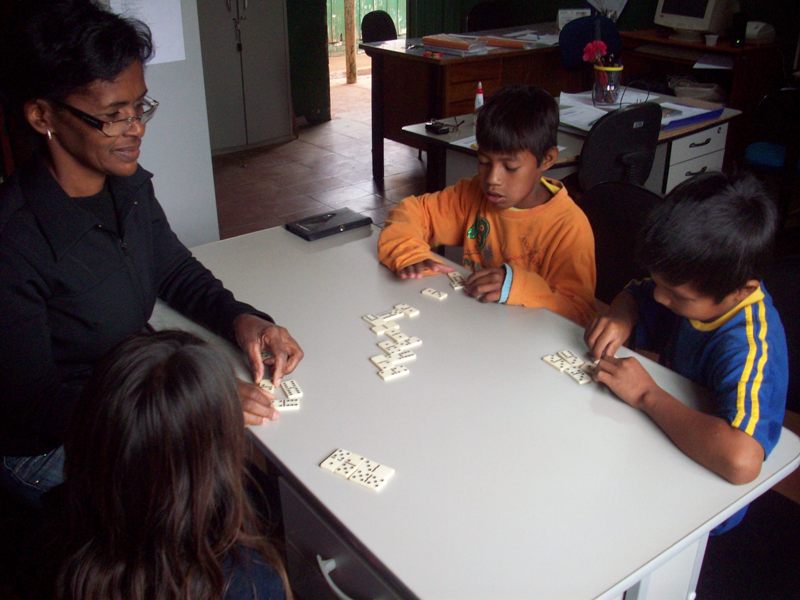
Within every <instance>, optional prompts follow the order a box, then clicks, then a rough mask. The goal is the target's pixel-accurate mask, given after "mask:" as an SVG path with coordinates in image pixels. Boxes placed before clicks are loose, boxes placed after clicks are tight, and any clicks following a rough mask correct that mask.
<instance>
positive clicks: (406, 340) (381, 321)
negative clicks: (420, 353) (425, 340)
mask: <svg viewBox="0 0 800 600" xmlns="http://www.w3.org/2000/svg"><path fill="white" fill-rule="evenodd" d="M419 314H420V311H419V309H417V308H414V307H413V306H411V305H410V304H395V305H394V308H392V309H391V310H388V311H385V312H382V313H377V314H373V313H369V314H366V315H363V316H362V317H361V319H362V320H364V321H366V322H367V323H368V324H369V325H370V331H372V332H373V333H374V334H376V335H379V336H380V335H383V336H386V338H387V339H386V340H383V341H381V342H378V347H379V348H380V349H381V351H382V354H377V355H375V356H370V358H369V359H370V361H371V362H372V363H373V364H374V365H375V366H376V367H378V377H380V378H381V379H383V380H384V381H391V380H393V379H397V378H399V377H405V376H406V375H408V374H409V373H410V371H409V370H408V367H406V366H405V365H406V363H409V362H412V361H414V360H416V358H417V355H416V353H415V352H413V351H412V350H411V349H412V348H416V347H417V346H419V345H421V344H422V340H420V339H419V338H418V337H412V336H408V335H406V334H404V333H403V332H401V331H400V325H399V323H397V321H398V320H400V319H402V318H404V317H408V318H412V319H413V318H415V317H418V316H419Z"/></svg>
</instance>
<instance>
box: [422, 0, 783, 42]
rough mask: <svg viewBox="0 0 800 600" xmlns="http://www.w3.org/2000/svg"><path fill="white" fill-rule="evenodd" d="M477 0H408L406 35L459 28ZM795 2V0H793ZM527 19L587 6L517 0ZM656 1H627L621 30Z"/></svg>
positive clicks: (647, 18)
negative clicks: (560, 10) (562, 9)
mask: <svg viewBox="0 0 800 600" xmlns="http://www.w3.org/2000/svg"><path fill="white" fill-rule="evenodd" d="M479 1H480V0H408V36H409V37H420V36H423V35H427V34H429V33H442V32H446V31H447V32H449V31H462V30H463V28H464V23H465V20H466V16H467V13H468V12H469V9H470V8H472V6H474V5H475V4H478V2H479ZM794 1H797V0H794ZM516 3H517V4H518V5H519V6H520V8H522V10H523V12H524V13H525V14H526V15H527V16H528V19H529V22H531V23H541V22H544V21H555V20H556V16H557V15H558V9H560V8H588V7H589V5H588V4H587V3H586V2H583V1H582V0H517V2H516ZM657 3H658V1H657V0H629V2H628V5H627V6H626V7H625V10H624V11H623V12H622V16H621V17H620V19H619V22H618V24H619V27H620V29H641V28H644V27H650V26H652V24H653V14H655V11H656V4H657Z"/></svg>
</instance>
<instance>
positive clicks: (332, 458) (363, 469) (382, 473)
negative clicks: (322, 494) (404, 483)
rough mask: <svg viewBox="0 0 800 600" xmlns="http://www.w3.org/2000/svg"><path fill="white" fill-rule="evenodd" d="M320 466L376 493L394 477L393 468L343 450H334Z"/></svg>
mask: <svg viewBox="0 0 800 600" xmlns="http://www.w3.org/2000/svg"><path fill="white" fill-rule="evenodd" d="M319 466H320V468H322V469H325V470H326V471H330V472H331V473H334V474H335V475H338V476H339V477H343V478H345V479H347V480H348V481H352V482H353V483H357V484H358V485H362V486H364V487H366V488H369V489H371V490H375V491H380V490H381V489H383V488H384V487H385V486H386V483H387V482H388V481H389V480H390V479H391V478H392V476H393V475H394V469H393V468H391V467H387V466H386V465H382V464H380V463H378V462H375V461H373V460H370V459H368V458H365V457H363V456H360V455H358V454H356V453H355V452H350V451H349V450H344V449H343V448H337V449H336V450H334V451H333V452H332V453H331V454H330V455H329V456H328V457H327V458H326V459H325V460H323V461H322V462H321V463H320V464H319Z"/></svg>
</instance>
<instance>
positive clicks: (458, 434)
mask: <svg viewBox="0 0 800 600" xmlns="http://www.w3.org/2000/svg"><path fill="white" fill-rule="evenodd" d="M370 235H371V237H370ZM376 238H377V233H376V232H372V233H371V234H370V231H369V230H368V229H366V228H364V229H361V230H356V231H353V232H348V233H344V234H340V235H336V236H334V237H332V238H327V239H324V240H319V241H316V242H305V241H303V240H301V239H300V238H298V237H295V236H293V235H292V234H290V233H288V232H286V231H284V230H283V229H279V228H276V229H271V230H267V231H262V232H257V233H253V234H250V235H246V236H241V237H238V238H233V239H229V240H225V241H222V242H216V243H212V244H208V245H205V246H201V247H198V248H195V249H194V252H195V254H196V256H197V257H198V258H199V259H200V260H201V261H202V262H203V263H204V264H205V265H206V266H208V267H209V268H211V269H212V271H214V273H215V274H216V275H217V277H219V278H220V279H222V281H223V282H224V283H225V285H226V286H227V287H228V288H229V289H231V290H233V291H234V293H235V294H236V295H237V297H238V298H240V299H241V300H243V301H246V302H249V303H251V304H253V305H255V306H256V307H258V308H260V309H262V310H265V311H266V312H269V313H270V314H271V315H272V316H273V317H274V318H275V319H276V321H277V322H278V323H279V324H281V325H284V326H286V327H287V328H288V329H289V331H290V332H291V333H292V334H293V335H294V336H295V338H296V339H297V340H298V341H299V343H300V344H301V345H302V346H303V349H304V350H305V352H306V357H305V359H304V361H303V362H302V363H301V365H300V366H299V367H298V369H297V371H296V372H295V373H294V378H296V379H297V380H298V382H299V383H300V384H301V386H302V387H303V390H304V392H305V396H304V398H303V406H302V409H301V410H300V411H299V412H296V413H284V414H282V415H281V418H280V420H279V421H277V422H274V423H270V424H267V425H264V426H258V427H254V428H252V431H253V433H254V434H255V436H256V437H257V438H258V440H260V442H261V443H262V444H263V445H264V447H265V449H266V452H267V454H268V455H269V456H270V457H271V458H272V459H273V460H274V461H276V463H277V464H278V465H280V466H281V468H283V469H285V470H286V471H287V472H288V473H290V475H291V477H292V478H293V479H295V480H296V481H299V482H300V483H301V484H302V486H304V487H305V491H306V493H308V494H309V495H311V496H313V497H315V498H316V499H318V500H319V501H320V502H321V503H322V504H324V505H325V507H326V508H327V509H328V510H329V511H330V513H331V514H332V515H333V516H334V517H335V518H336V519H337V520H338V521H339V522H340V523H341V524H342V525H343V526H344V527H345V528H347V529H348V530H349V532H350V533H351V534H352V536H353V537H354V538H355V539H356V540H358V544H359V545H361V546H363V547H365V548H367V549H369V551H370V552H371V556H370V557H369V558H370V560H372V561H374V560H377V561H379V562H380V563H382V564H383V565H384V566H385V567H386V568H387V569H388V570H389V571H391V573H393V574H394V576H395V577H397V578H398V579H399V580H401V581H402V582H403V583H404V584H405V585H406V586H407V588H408V589H409V590H410V591H411V592H413V593H414V594H416V595H417V596H418V597H420V598H426V599H428V598H432V599H440V598H459V599H469V598H476V599H485V598H509V599H515V598H522V597H525V598H548V599H556V598H568V599H575V598H593V597H602V598H605V597H613V596H615V595H620V594H621V592H622V591H623V590H624V589H626V588H628V587H630V585H631V584H633V583H634V582H635V581H637V580H638V579H640V578H641V576H642V574H643V573H645V572H646V571H647V570H649V569H651V568H653V567H654V566H657V565H658V564H659V563H661V562H663V561H665V560H667V559H668V558H669V557H671V556H672V555H674V554H675V553H676V552H678V551H679V550H681V549H682V548H684V547H686V546H687V545H688V544H689V543H691V542H693V541H694V540H696V539H697V538H698V537H700V536H702V535H703V534H704V533H706V532H707V531H708V530H709V529H710V528H712V527H713V526H715V525H716V524H718V523H719V522H721V521H722V520H723V519H725V518H727V517H728V516H729V515H731V514H732V513H734V512H735V511H736V510H738V509H739V508H740V507H742V506H743V505H745V504H746V503H748V502H749V501H751V500H752V499H754V498H755V497H756V496H758V495H759V494H761V493H763V492H764V491H766V489H768V488H769V487H771V485H772V484H773V483H774V482H775V481H777V480H779V479H781V478H782V477H784V476H785V475H786V474H788V473H789V472H791V471H792V470H793V469H794V468H795V467H796V466H797V465H798V463H800V440H798V438H797V436H795V435H794V434H792V433H791V432H789V431H787V430H784V431H783V435H782V438H781V441H780V443H779V444H778V446H777V448H776V449H775V451H774V452H773V453H772V454H771V456H770V458H769V460H768V461H766V463H765V465H764V468H763V469H762V473H761V475H760V477H759V478H758V479H757V480H756V481H755V482H754V483H751V484H748V485H743V486H734V485H731V484H729V483H727V482H725V481H724V480H723V479H721V478H720V477H718V476H716V475H714V474H712V473H711V472H710V471H707V470H706V469H704V468H703V467H701V466H700V465H698V464H696V463H694V462H693V461H692V460H691V459H689V458H687V457H686V456H685V455H683V454H682V453H681V452H680V451H679V450H678V449H677V448H676V447H675V446H674V445H673V444H672V443H671V442H670V441H669V440H668V439H667V437H666V436H665V435H664V434H663V433H662V432H661V431H660V430H659V429H658V428H657V427H656V426H655V425H654V424H653V423H652V422H651V421H650V420H649V419H648V418H647V417H646V416H645V415H643V414H642V413H640V412H637V411H636V410H634V409H632V408H630V407H628V406H627V405H625V404H624V403H622V402H621V401H619V400H617V399H615V398H614V397H613V396H612V394H610V393H609V392H608V391H607V390H605V389H603V388H602V387H600V386H599V385H597V384H589V385H584V386H579V385H577V384H576V383H574V382H573V381H572V380H571V379H570V378H569V377H567V376H566V375H564V374H561V373H558V372H557V371H555V370H554V369H552V368H551V367H549V366H548V365H546V364H545V363H544V362H542V360H540V358H541V356H543V355H545V354H549V353H552V352H554V351H557V350H562V349H566V348H569V349H572V350H574V351H579V352H582V351H583V349H584V345H583V342H582V331H581V329H580V328H579V327H578V326H576V325H574V324H572V323H570V322H569V321H566V320H564V319H562V318H561V317H559V316H556V315H554V314H552V313H549V312H547V311H545V310H532V309H524V308H519V307H507V306H499V305H483V304H480V303H478V302H476V301H475V300H473V299H471V298H468V297H467V296H466V295H463V294H461V293H459V292H453V290H451V289H450V287H449V285H448V281H447V279H446V277H444V276H438V277H436V278H428V279H425V280H422V281H420V280H416V281H415V280H406V281H401V280H399V279H396V278H395V277H394V276H393V275H392V274H390V273H389V272H388V270H386V269H385V268H384V267H382V266H381V265H380V264H379V263H378V261H377V259H376V251H375V242H376ZM428 286H432V287H435V288H436V289H440V290H443V291H447V292H448V293H449V297H448V298H447V300H445V301H444V302H441V303H439V302H436V301H433V300H430V299H428V298H425V297H423V296H421V295H420V293H419V291H420V290H421V289H422V288H424V287H428ZM399 302H405V303H408V304H411V305H412V306H415V307H417V308H419V309H420V311H421V315H420V316H419V317H417V318H416V319H404V320H402V321H400V324H401V329H402V330H403V331H404V332H405V333H408V334H411V335H416V336H419V337H420V338H422V340H423V345H422V346H421V347H420V348H418V349H416V352H417V355H418V358H417V360H416V361H415V362H413V363H410V364H409V365H408V366H409V368H410V370H411V375H410V376H409V377H406V378H404V379H400V380H397V381H393V382H389V383H385V382H383V381H382V380H381V379H380V378H379V377H377V375H376V374H375V368H374V367H373V365H372V364H371V363H370V362H369V360H368V357H369V356H372V355H374V354H377V353H378V352H379V349H378V347H377V346H376V342H377V341H378V338H377V337H376V336H375V335H374V334H373V333H372V332H371V331H370V330H369V328H368V325H367V323H365V322H364V321H362V320H361V318H360V317H361V315H363V314H365V313H375V312H379V311H384V310H388V309H390V308H391V307H392V306H393V305H394V304H396V303H399ZM173 322H175V321H174V317H172V316H170V315H169V314H168V313H166V312H164V311H163V309H162V310H161V311H160V312H159V313H158V314H157V315H156V316H155V317H154V323H155V324H156V326H163V325H164V324H165V323H173ZM380 339H384V338H380ZM621 353H623V354H624V353H625V352H621ZM642 360H643V361H644V363H645V364H646V366H647V368H648V370H649V371H650V372H651V373H652V374H653V375H654V377H655V379H656V380H657V381H658V382H659V383H660V384H661V385H663V386H664V387H665V388H667V389H668V390H669V391H671V392H672V393H673V394H675V395H676V396H678V397H679V398H682V399H685V400H686V401H687V402H690V403H691V402H694V400H695V399H696V398H699V397H701V396H700V395H699V394H698V390H697V389H696V388H695V387H694V386H693V385H692V384H691V383H690V382H688V381H687V380H686V379H684V378H682V377H680V376H678V375H676V374H674V373H672V372H670V371H667V370H666V369H664V368H662V367H660V366H659V365H656V364H655V363H652V362H651V361H648V360H647V359H642ZM340 447H341V448H346V449H348V450H351V451H354V452H356V453H359V454H362V455H364V456H366V457H368V458H370V459H373V460H376V461H378V462H381V463H383V464H386V465H389V466H391V467H393V468H394V469H396V475H395V477H394V478H393V479H392V480H391V481H390V482H389V484H388V486H387V487H386V488H385V489H384V490H383V491H381V492H379V493H375V492H372V491H371V490H367V489H365V488H362V487H360V486H358V485H355V484H352V483H350V482H347V481H345V480H343V479H341V478H339V477H337V476H335V475H332V474H331V473H329V472H326V471H324V470H322V469H320V468H319V467H318V466H317V465H318V464H319V462H320V461H322V460H323V459H324V458H325V457H326V456H327V455H328V454H329V453H330V452H332V451H333V450H334V449H336V448H340Z"/></svg>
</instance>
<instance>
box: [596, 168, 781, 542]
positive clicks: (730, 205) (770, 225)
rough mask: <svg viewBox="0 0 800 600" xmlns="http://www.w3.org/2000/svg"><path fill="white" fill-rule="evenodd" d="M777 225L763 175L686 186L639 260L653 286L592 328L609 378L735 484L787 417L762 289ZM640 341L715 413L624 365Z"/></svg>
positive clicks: (634, 290) (751, 470) (664, 208)
mask: <svg viewBox="0 0 800 600" xmlns="http://www.w3.org/2000/svg"><path fill="white" fill-rule="evenodd" d="M776 228H777V211H776V209H775V206H774V204H773V202H772V200H771V199H770V198H769V197H767V195H766V194H765V193H764V191H763V188H762V187H761V186H760V184H759V183H758V182H757V181H756V180H755V179H753V178H752V177H738V178H728V177H726V176H725V175H723V174H721V173H710V174H707V175H703V176H699V177H695V178H693V179H691V180H689V181H687V182H685V183H683V184H681V185H680V186H678V187H676V188H675V189H674V190H673V191H672V192H671V193H670V194H669V195H668V196H667V197H666V198H665V200H664V203H663V204H662V205H660V206H659V207H657V208H656V209H655V210H654V211H653V214H652V215H651V216H650V218H649V220H648V223H647V224H646V225H645V227H644V229H643V233H642V237H641V239H640V243H639V248H638V251H639V259H640V260H641V262H642V263H643V264H644V265H645V266H646V267H647V269H648V271H649V272H650V274H651V278H650V279H646V280H644V281H638V282H631V283H630V284H629V285H628V286H627V287H626V288H625V290H624V291H622V292H621V293H620V294H619V295H617V297H616V298H614V300H613V301H612V303H611V307H610V309H609V312H608V313H607V314H606V315H603V316H601V317H598V318H596V319H595V320H594V321H593V322H592V323H591V324H590V325H589V327H588V328H587V330H586V343H587V345H588V346H589V349H590V351H591V353H592V354H593V355H594V356H595V357H596V358H599V359H600V362H599V363H598V371H597V373H596V376H595V378H596V379H597V381H599V382H601V383H603V384H605V385H607V386H608V387H609V388H610V389H611V391H613V392H614V393H615V394H616V395H617V396H619V397H620V398H621V399H622V400H623V401H625V402H626V403H628V404H630V405H631V406H633V407H635V408H638V409H640V410H642V411H644V412H645V413H646V414H647V415H648V416H649V417H650V418H651V419H653V421H655V422H656V424H657V425H658V426H659V427H660V428H661V429H662V430H663V431H664V432H665V433H666V434H667V435H668V436H669V437H670V439H672V441H673V442H674V443H675V444H676V445H677V446H678V447H679V448H680V449H681V450H682V451H683V452H685V453H686V454H687V455H688V456H689V457H690V458H692V459H693V460H695V461H697V462H698V463H700V464H702V465H703V466H705V467H706V468H708V469H710V470H711V471H713V472H714V473H717V474H718V475H720V476H722V477H724V478H725V479H727V480H728V481H730V482H731V483H739V484H741V483H748V482H750V481H752V480H753V479H755V478H756V477H757V476H758V474H759V473H760V471H761V463H762V462H763V461H764V459H765V458H766V457H767V455H769V453H770V451H771V450H772V449H773V448H774V447H775V444H777V442H778V438H779V436H780V432H781V425H782V423H783V416H784V412H785V408H786V389H787V382H788V361H787V350H786V337H785V334H784V331H783V325H782V324H781V321H780V317H779V316H778V313H777V311H776V310H775V307H774V306H773V304H772V299H771V298H770V295H769V293H767V290H766V289H765V288H764V285H763V284H762V283H761V281H760V278H761V275H762V273H763V270H764V268H765V266H766V264H767V262H768V261H769V259H770V257H771V250H772V243H773V238H774V236H775V231H776ZM629 338H631V342H630V345H631V346H632V347H634V348H637V349H642V350H650V351H654V352H656V353H657V354H658V355H659V359H660V362H661V363H662V364H664V365H665V366H667V367H669V368H671V369H673V370H674V371H677V372H678V373H680V374H681V375H684V376H685V377H687V378H689V379H691V380H693V381H695V382H696V383H699V384H701V385H703V386H705V387H706V388H707V389H708V390H710V392H711V397H712V402H713V414H706V413H703V412H700V411H698V410H695V409H693V408H690V407H688V406H686V405H684V404H682V403H681V402H679V401H678V400H677V399H676V398H674V397H673V396H671V395H670V394H669V393H667V392H666V391H665V390H663V389H662V388H660V387H659V386H658V385H657V384H656V383H655V382H654V381H653V379H652V378H651V377H650V376H649V375H648V373H647V372H646V371H645V369H644V368H643V367H642V365H641V363H639V361H638V360H636V359H635V358H615V357H614V353H615V352H616V350H617V349H618V348H619V347H620V346H621V345H622V344H623V343H625V342H626V341H628V339H629ZM743 516H744V513H743V511H742V512H741V513H739V514H737V515H734V517H732V518H731V519H729V520H728V522H726V523H723V525H721V526H720V527H718V528H717V530H715V532H714V533H721V532H722V531H723V530H727V529H730V528H731V527H733V526H734V525H735V524H737V523H738V522H739V521H740V520H741V518H742V517H743Z"/></svg>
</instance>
